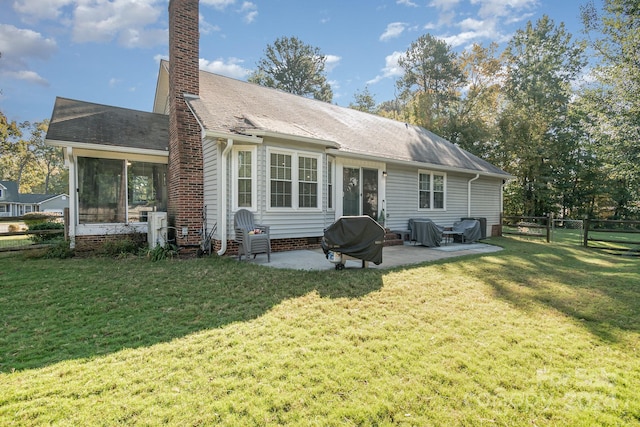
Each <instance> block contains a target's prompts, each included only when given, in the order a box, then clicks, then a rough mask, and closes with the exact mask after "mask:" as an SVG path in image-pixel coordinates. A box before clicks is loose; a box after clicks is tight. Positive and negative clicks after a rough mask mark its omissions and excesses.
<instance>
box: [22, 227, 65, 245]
mask: <svg viewBox="0 0 640 427" xmlns="http://www.w3.org/2000/svg"><path fill="white" fill-rule="evenodd" d="M49 230H64V224H60V223H59V222H40V223H36V224H33V225H30V226H29V231H45V232H43V233H35V234H32V235H31V237H30V238H31V240H32V241H33V242H34V243H42V242H48V241H51V240H54V239H56V238H58V237H60V233H49V232H48V231H49Z"/></svg>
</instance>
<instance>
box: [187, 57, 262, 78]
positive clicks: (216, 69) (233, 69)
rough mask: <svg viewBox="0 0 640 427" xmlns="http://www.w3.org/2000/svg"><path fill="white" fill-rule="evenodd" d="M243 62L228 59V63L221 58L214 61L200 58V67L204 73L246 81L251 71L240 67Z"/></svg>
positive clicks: (236, 59)
mask: <svg viewBox="0 0 640 427" xmlns="http://www.w3.org/2000/svg"><path fill="white" fill-rule="evenodd" d="M243 62H244V61H243V60H241V59H238V58H227V60H226V62H225V60H224V59H221V58H219V59H216V60H214V61H209V60H206V59H203V58H200V61H199V66H200V69H201V70H204V71H209V72H211V73H215V74H221V75H223V76H227V77H232V78H234V79H244V78H245V77H246V76H247V75H248V74H249V73H250V72H251V71H250V70H248V69H247V68H244V67H242V65H240V64H242V63H243Z"/></svg>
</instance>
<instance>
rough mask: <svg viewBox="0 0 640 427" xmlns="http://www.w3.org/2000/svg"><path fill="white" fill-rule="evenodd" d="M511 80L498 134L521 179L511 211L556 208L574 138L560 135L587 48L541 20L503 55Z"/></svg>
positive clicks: (516, 38)
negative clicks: (565, 159)
mask: <svg viewBox="0 0 640 427" xmlns="http://www.w3.org/2000/svg"><path fill="white" fill-rule="evenodd" d="M505 59H506V63H507V78H506V81H505V89H504V93H505V100H506V104H505V108H504V109H503V110H502V112H501V117H500V123H499V126H500V131H501V142H502V149H503V150H504V152H505V160H506V164H505V165H504V166H505V167H506V169H507V170H508V171H509V172H511V173H512V174H514V175H515V176H517V180H516V182H515V183H513V186H514V187H513V188H510V189H509V191H510V194H511V196H512V197H514V198H515V199H514V200H512V201H511V202H512V204H511V208H512V209H514V210H516V211H519V212H513V213H524V214H527V215H543V214H546V213H551V212H554V211H556V210H557V207H558V205H559V204H560V192H559V191H558V188H557V183H558V182H559V181H562V180H564V179H566V177H563V176H561V171H562V170H564V168H563V167H561V166H563V165H561V159H562V158H563V156H562V155H563V153H567V152H570V151H571V150H572V149H573V147H572V146H571V144H572V140H571V139H570V138H566V137H565V136H564V133H563V132H562V129H563V127H564V126H565V122H566V120H567V119H568V116H569V105H570V101H571V98H572V95H573V91H572V87H571V85H572V82H574V81H575V80H576V78H577V77H578V75H579V74H580V73H581V71H582V70H583V68H584V66H585V56H584V44H583V43H581V42H577V41H573V40H572V35H571V34H569V33H568V32H567V31H566V30H565V27H564V24H563V23H561V24H559V25H558V26H556V25H555V23H554V22H553V21H552V20H551V19H550V18H549V17H548V16H546V15H545V16H543V17H542V18H541V19H540V20H538V21H537V22H536V25H535V26H534V25H533V24H532V23H531V22H528V23H527V25H526V28H525V29H524V30H518V31H517V32H516V33H515V35H514V36H513V38H512V39H511V40H510V41H509V44H508V46H507V49H506V51H505Z"/></svg>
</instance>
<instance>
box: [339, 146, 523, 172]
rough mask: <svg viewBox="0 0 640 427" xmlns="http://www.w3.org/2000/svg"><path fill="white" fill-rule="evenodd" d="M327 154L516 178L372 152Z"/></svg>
mask: <svg viewBox="0 0 640 427" xmlns="http://www.w3.org/2000/svg"><path fill="white" fill-rule="evenodd" d="M327 154H333V155H335V156H341V157H348V158H353V159H368V160H372V161H377V162H380V161H382V162H385V163H392V164H396V165H402V166H413V167H419V168H424V169H437V170H441V171H444V172H458V173H467V174H480V175H481V176H486V177H490V178H500V179H514V178H515V177H514V176H513V175H509V174H501V173H495V172H488V171H483V170H478V169H467V168H459V167H454V166H446V165H438V164H435V163H424V162H418V161H416V160H403V159H394V158H391V157H380V156H376V155H372V154H363V153H355V152H349V151H342V150H334V149H329V150H327Z"/></svg>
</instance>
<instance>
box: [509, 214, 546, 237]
mask: <svg viewBox="0 0 640 427" xmlns="http://www.w3.org/2000/svg"><path fill="white" fill-rule="evenodd" d="M500 224H501V225H502V235H503V236H504V235H513V236H527V237H535V238H541V239H546V240H547V243H549V242H550V241H551V217H549V216H524V215H520V216H506V215H500Z"/></svg>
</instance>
